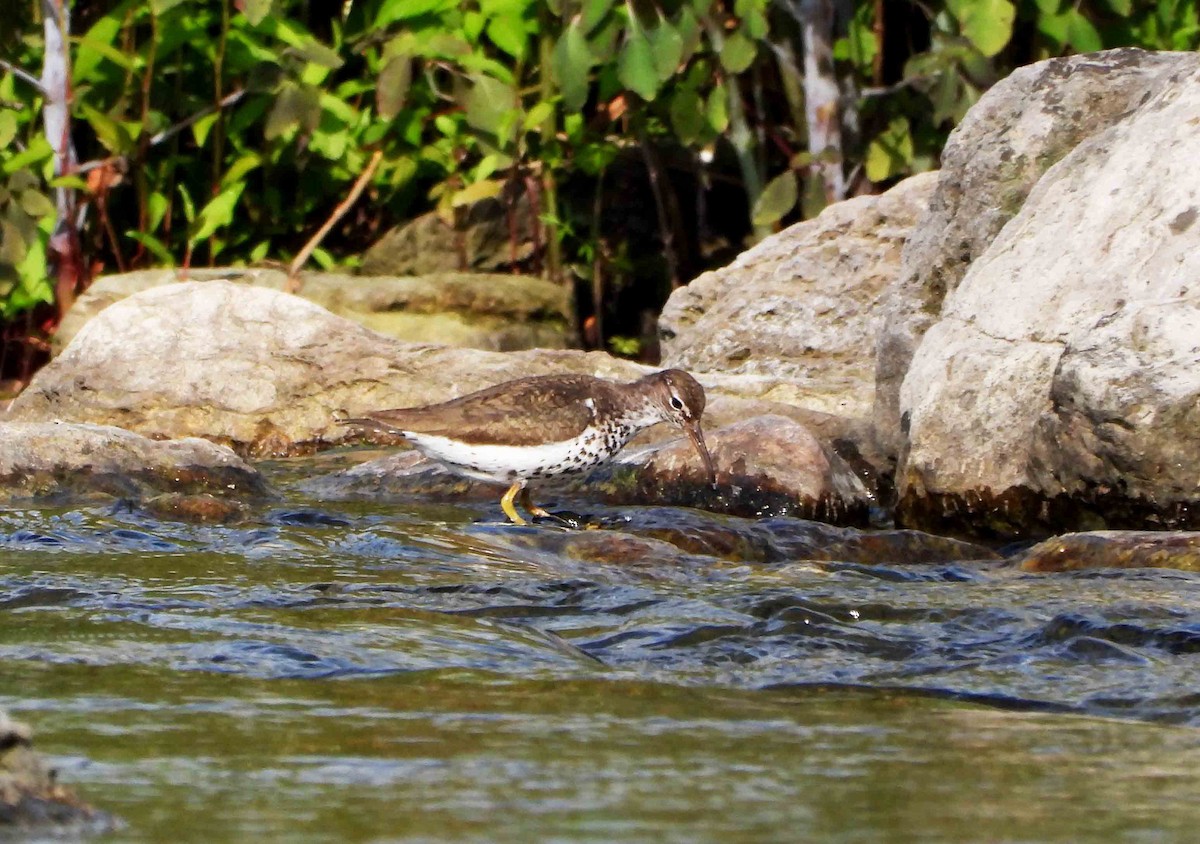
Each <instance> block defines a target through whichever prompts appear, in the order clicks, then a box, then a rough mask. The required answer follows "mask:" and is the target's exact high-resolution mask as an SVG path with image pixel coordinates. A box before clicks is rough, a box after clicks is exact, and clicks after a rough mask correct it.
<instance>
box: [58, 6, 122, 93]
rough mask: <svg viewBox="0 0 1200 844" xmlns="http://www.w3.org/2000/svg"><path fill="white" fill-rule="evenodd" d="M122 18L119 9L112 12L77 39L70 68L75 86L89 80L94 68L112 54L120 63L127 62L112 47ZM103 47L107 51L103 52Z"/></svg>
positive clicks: (94, 70) (119, 29)
mask: <svg viewBox="0 0 1200 844" xmlns="http://www.w3.org/2000/svg"><path fill="white" fill-rule="evenodd" d="M122 17H123V12H122V10H121V9H115V10H113V11H112V12H110V13H109V14H107V15H105V16H104V17H102V18H100V20H98V21H96V22H95V23H94V24H92V27H91V29H89V30H88V31H87V32H86V33H85V34H84V36H83V37H82V38H80V39H79V43H78V45H77V46H76V47H75V58H74V63H73V65H72V68H71V78H72V79H73V80H74V82H75V84H76V85H80V84H81V83H82V82H83V81H84V80H87V79H91V78H92V75H93V74H94V73H95V72H96V68H97V67H99V66H100V63H101V62H103V61H104V60H105V59H106V58H110V57H111V54H112V53H116V55H117V58H118V60H119V61H120V62H128V58H127V57H125V56H124V55H123V54H121V52H120V51H119V50H115V49H113V47H112V43H113V41H114V40H115V39H116V37H117V33H119V32H120V31H121V20H122ZM105 47H107V48H108V49H107V50H105V49H104V48H105Z"/></svg>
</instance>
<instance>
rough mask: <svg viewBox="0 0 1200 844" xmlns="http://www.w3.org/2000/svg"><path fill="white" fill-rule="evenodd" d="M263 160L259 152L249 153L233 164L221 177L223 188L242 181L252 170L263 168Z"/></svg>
mask: <svg viewBox="0 0 1200 844" xmlns="http://www.w3.org/2000/svg"><path fill="white" fill-rule="evenodd" d="M262 163H263V158H262V156H261V155H259V154H258V153H257V152H251V153H247V154H246V155H243V156H242V157H241V158H239V159H238V160H237V161H235V162H233V165H232V166H231V167H230V168H229V169H228V170H226V171H225V172H224V174H222V176H221V186H222V187H229V186H230V185H234V184H237V183H238V182H240V181H242V180H243V179H244V178H245V177H246V174H247V173H249V172H250V171H251V170H254V169H256V168H258V167H261V166H262Z"/></svg>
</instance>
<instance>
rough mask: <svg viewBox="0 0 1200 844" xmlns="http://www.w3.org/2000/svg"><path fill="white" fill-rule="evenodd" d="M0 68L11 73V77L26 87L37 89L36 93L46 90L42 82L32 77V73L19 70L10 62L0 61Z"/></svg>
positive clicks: (42, 92)
mask: <svg viewBox="0 0 1200 844" xmlns="http://www.w3.org/2000/svg"><path fill="white" fill-rule="evenodd" d="M0 68H4V69H5V70H7V71H8V72H9V73H11V74H12V75H13V76H15V77H17V78H18V79H20V80H21V81H22V82H24V83H26V84H28V85H32V86H33V87H34V88H36V89H37V92H38V93H39V94H45V93H46V88H45V86H43V85H42V80H40V79H38V78H37V77H36V76H34V75H33V74H32V73H29V72H28V71H25V70H21V68H19V67H17V66H16V65H15V64H13V63H12V62H10V61H6V60H5V59H0Z"/></svg>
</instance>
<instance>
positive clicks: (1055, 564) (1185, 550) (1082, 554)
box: [1015, 531, 1200, 572]
mask: <svg viewBox="0 0 1200 844" xmlns="http://www.w3.org/2000/svg"><path fill="white" fill-rule="evenodd" d="M1015 562H1016V563H1017V564H1018V565H1019V566H1020V567H1021V569H1022V570H1024V571H1030V572H1060V571H1082V570H1086V569H1099V568H1121V569H1132V568H1164V569H1180V570H1182V571H1200V533H1193V532H1182V531H1180V532H1161V533H1154V532H1149V531H1092V532H1089V533H1068V534H1065V535H1063V536H1055V537H1053V538H1052V539H1047V540H1046V541H1044V542H1041V543H1039V544H1037V545H1035V546H1034V547H1032V548H1030V549H1029V550H1028V551H1026V552H1024V553H1023V554H1020V555H1019V556H1017V557H1016V558H1015Z"/></svg>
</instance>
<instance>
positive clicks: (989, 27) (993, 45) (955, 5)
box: [946, 0, 1017, 56]
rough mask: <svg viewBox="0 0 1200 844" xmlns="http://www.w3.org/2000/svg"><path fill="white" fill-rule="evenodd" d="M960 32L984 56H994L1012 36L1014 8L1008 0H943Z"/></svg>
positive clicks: (1014, 16) (1015, 14)
mask: <svg viewBox="0 0 1200 844" xmlns="http://www.w3.org/2000/svg"><path fill="white" fill-rule="evenodd" d="M946 8H948V9H949V10H950V13H951V14H952V15H954V17H955V19H956V20H957V21H958V25H959V27H960V28H961V30H962V34H963V35H965V36H966V37H967V39H968V40H969V41H970V42H971V43H972V44H974V45H975V47H976V49H978V50H979V52H981V53H983V54H984V55H985V56H994V55H996V54H997V53H999V52H1000V51H1001V50H1003V49H1004V48H1005V46H1007V44H1008V42H1009V40H1011V39H1012V28H1013V21H1014V20H1015V19H1016V16H1017V10H1016V7H1015V6H1014V5H1013V4H1012V2H1011V0H946Z"/></svg>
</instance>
